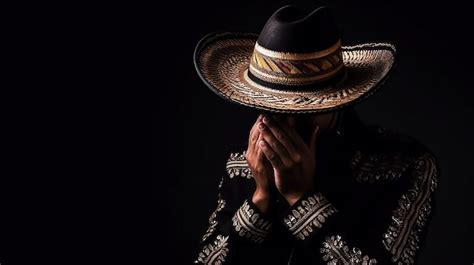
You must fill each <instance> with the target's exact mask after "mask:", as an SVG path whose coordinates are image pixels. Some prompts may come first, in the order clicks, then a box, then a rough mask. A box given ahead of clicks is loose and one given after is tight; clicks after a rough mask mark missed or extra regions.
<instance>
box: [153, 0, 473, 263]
mask: <svg viewBox="0 0 474 265" xmlns="http://www.w3.org/2000/svg"><path fill="white" fill-rule="evenodd" d="M288 3H293V4H296V5H298V6H301V7H306V8H308V9H310V8H314V7H316V6H317V2H316V1H271V2H270V1H268V2H262V1H259V2H243V1H220V2H217V1H215V2H212V1H198V2H186V3H185V2H182V1H176V2H169V3H167V4H166V6H163V7H162V8H160V10H159V12H158V14H157V15H158V16H159V17H161V18H162V20H160V23H159V25H158V30H157V31H155V32H152V33H151V34H157V35H158V36H159V40H160V44H161V45H159V47H157V49H158V50H157V53H158V54H159V56H158V58H159V62H157V65H159V67H160V69H162V68H165V69H166V71H168V72H165V73H164V76H166V78H163V73H159V74H157V79H158V80H159V84H158V87H156V88H154V89H156V96H157V98H158V99H157V100H156V101H155V102H156V104H155V105H154V108H153V118H152V124H153V161H152V164H153V187H152V188H153V208H152V214H153V217H155V218H156V219H158V220H159V221H160V223H161V222H164V223H163V224H161V225H159V226H157V227H156V229H157V232H158V235H159V237H158V238H157V239H156V242H157V243H158V242H166V244H165V245H164V246H161V245H160V246H157V248H158V249H159V250H160V252H162V253H163V254H160V257H157V259H158V260H160V263H161V262H162V261H163V260H169V261H170V262H172V264H188V263H191V261H192V260H193V258H194V255H195V254H196V247H197V245H198V242H199V239H200V236H201V235H202V233H203V232H204V231H205V229H206V228H207V222H208V221H207V218H208V216H209V214H210V212H211V211H212V210H213V209H214V207H215V205H216V195H217V194H216V188H217V185H218V182H219V180H220V176H221V175H222V174H223V173H224V167H225V160H226V158H227V156H228V153H229V152H230V151H240V150H241V148H242V147H243V144H245V141H246V138H247V135H248V131H249V129H250V126H251V124H252V123H253V121H254V119H255V117H256V112H254V111H250V110H247V109H244V108H241V107H239V106H237V105H234V104H229V103H227V102H225V101H223V100H222V99H221V98H219V97H217V96H216V95H214V94H213V93H212V92H211V91H209V90H208V89H207V88H206V87H205V85H204V84H203V83H202V82H201V81H200V80H199V78H198V76H197V74H196V73H195V70H194V66H193V62H192V54H193V49H194V46H195V44H196V43H197V42H198V40H199V39H200V38H201V37H202V36H204V35H205V34H207V33H209V32H213V31H237V32H255V33H258V32H259V31H260V29H261V27H262V26H263V24H264V23H265V21H266V19H267V18H268V17H269V16H270V15H271V14H272V13H273V12H274V11H275V10H276V9H278V8H279V7H281V6H283V5H285V4H288ZM329 5H330V6H332V7H334V8H335V10H334V11H335V16H336V20H337V22H338V24H339V26H340V31H341V35H342V41H343V45H344V44H346V45H347V44H355V43H359V42H368V41H390V42H393V43H395V44H396V45H397V49H398V56H399V57H398V65H397V68H396V69H395V71H394V73H393V75H392V78H391V81H389V82H388V83H387V85H386V86H385V87H384V88H383V89H381V91H380V92H378V93H376V94H375V95H374V96H373V97H371V98H370V99H368V100H367V101H364V102H363V103H361V104H360V105H358V106H357V108H356V109H357V110H358V111H359V113H360V114H361V116H362V118H363V120H364V121H366V122H367V123H369V124H379V125H383V126H385V127H389V128H394V129H396V130H399V131H401V132H402V133H406V134H409V135H411V136H414V137H416V138H418V139H419V140H420V141H422V142H423V143H424V144H426V145H427V146H428V147H429V148H430V149H431V150H432V151H433V152H434V153H435V154H436V155H437V157H438V159H439V161H440V165H441V170H442V174H441V176H440V182H439V187H438V190H437V192H436V200H437V205H436V209H435V213H436V215H435V216H434V218H433V219H432V222H431V223H430V226H429V230H428V237H427V239H426V245H425V247H424V248H423V249H422V252H421V255H420V258H419V264H472V262H473V261H474V258H473V253H472V251H474V248H472V240H473V238H472V236H473V235H472V224H473V220H472V219H470V217H469V215H470V213H469V212H470V211H472V209H474V207H472V203H471V202H472V200H471V199H472V195H471V189H472V181H471V178H472V177H473V175H474V173H473V166H472V164H473V162H474V155H473V150H472V148H473V147H474V145H473V142H474V139H473V136H474V129H473V126H472V123H473V119H472V117H473V112H474V104H473V96H474V91H473V85H472V77H473V75H474V73H473V67H472V66H471V64H472V62H473V59H474V58H473V57H474V56H473V55H472V47H471V43H470V41H469V38H470V37H471V36H470V35H471V34H472V33H473V30H472V29H471V26H472V24H473V23H472V22H471V21H472V16H474V14H472V12H471V10H470V8H469V7H468V4H467V3H465V4H463V3H462V2H461V1H457V2H456V1H449V2H443V3H434V2H430V1H424V2H420V1H345V2H343V1H329ZM163 66H164V67H163ZM160 71H162V70H160ZM163 132H164V133H163Z"/></svg>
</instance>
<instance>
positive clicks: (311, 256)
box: [283, 154, 438, 264]
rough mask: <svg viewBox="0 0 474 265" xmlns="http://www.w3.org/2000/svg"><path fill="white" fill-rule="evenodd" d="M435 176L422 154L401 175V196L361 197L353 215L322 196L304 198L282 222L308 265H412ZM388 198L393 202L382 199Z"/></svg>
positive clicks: (433, 163) (388, 193)
mask: <svg viewBox="0 0 474 265" xmlns="http://www.w3.org/2000/svg"><path fill="white" fill-rule="evenodd" d="M437 175H438V169H437V165H436V161H435V159H434V157H433V156H432V155H430V154H425V155H423V156H421V157H419V158H418V159H416V160H415V161H414V162H413V163H412V164H411V165H410V166H409V167H408V168H407V170H405V171H404V173H403V174H402V175H401V178H406V179H407V182H406V183H407V185H406V186H405V187H404V188H401V191H400V188H394V189H393V190H392V191H382V192H379V194H378V196H377V197H367V199H366V201H365V202H361V203H363V205H361V207H359V208H358V209H357V210H354V209H345V208H341V209H337V208H336V207H335V206H334V205H333V204H332V203H331V202H330V201H329V200H328V199H327V198H326V197H325V196H324V194H322V193H312V194H307V195H306V196H304V197H303V198H301V199H300V200H299V201H298V202H297V203H295V204H294V205H293V206H292V207H291V208H290V211H289V212H288V213H287V214H286V215H285V217H284V218H283V223H284V226H285V227H286V229H287V230H288V232H289V233H290V234H291V236H292V237H293V238H294V240H295V241H297V244H300V246H301V249H302V252H303V254H302V255H303V256H304V257H305V259H307V260H311V261H312V264H313V263H314V264H316V263H317V264H320V262H321V259H322V260H324V261H325V262H327V263H328V264H393V263H395V264H414V263H415V258H416V254H417V251H418V249H419V244H420V241H422V237H423V235H424V234H425V233H424V232H425V230H426V223H427V220H428V217H429V215H430V212H431V203H432V193H433V191H434V190H435V188H436V185H437ZM394 187H398V186H397V185H394ZM395 190H397V192H394V191H395ZM392 194H393V195H394V196H393V199H391V200H390V199H387V200H384V199H383V198H385V197H386V198H389V197H390V196H391V195H392ZM388 201H393V203H391V202H390V203H387V202H388ZM373 209H384V210H381V211H379V210H373ZM356 211H357V212H356ZM374 211H375V214H373V215H371V212H374ZM368 216H369V217H368ZM362 223H364V226H359V225H360V224H362ZM367 224H368V225H367ZM360 227H365V229H362V230H364V231H361V229H360ZM377 227H380V229H378V228H377Z"/></svg>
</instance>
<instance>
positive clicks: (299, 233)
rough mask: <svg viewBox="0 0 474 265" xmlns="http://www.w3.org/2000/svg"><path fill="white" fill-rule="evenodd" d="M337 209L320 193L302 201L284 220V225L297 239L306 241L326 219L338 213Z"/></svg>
mask: <svg viewBox="0 0 474 265" xmlns="http://www.w3.org/2000/svg"><path fill="white" fill-rule="evenodd" d="M336 212H337V210H336V208H335V207H334V206H333V205H332V204H331V203H329V202H328V201H327V200H326V198H324V196H323V195H322V194H320V193H317V194H314V195H311V196H309V197H308V198H307V199H304V200H302V201H301V203H300V205H298V206H297V207H296V208H295V209H294V210H292V212H291V213H290V214H289V215H288V216H287V217H286V218H284V219H283V223H284V224H285V226H286V227H287V228H288V229H289V231H290V232H291V234H292V235H293V236H295V237H296V238H297V239H300V240H304V239H305V238H307V237H308V236H310V235H311V234H312V233H313V232H316V231H317V230H318V229H319V228H321V227H322V224H323V223H325V222H326V219H327V218H328V217H329V216H331V215H332V214H334V213H336Z"/></svg>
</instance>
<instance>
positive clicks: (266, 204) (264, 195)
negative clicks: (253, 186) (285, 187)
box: [252, 189, 271, 214]
mask: <svg viewBox="0 0 474 265" xmlns="http://www.w3.org/2000/svg"><path fill="white" fill-rule="evenodd" d="M270 202H271V193H270V192H268V191H265V190H258V189H257V190H255V192H254V193H253V196H252V203H253V204H255V206H257V208H258V209H259V210H260V212H262V213H263V214H265V213H267V212H268V208H270Z"/></svg>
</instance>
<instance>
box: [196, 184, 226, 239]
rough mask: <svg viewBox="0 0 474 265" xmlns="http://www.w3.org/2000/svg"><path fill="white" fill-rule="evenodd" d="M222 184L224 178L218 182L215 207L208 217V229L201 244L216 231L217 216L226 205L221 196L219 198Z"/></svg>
mask: <svg viewBox="0 0 474 265" xmlns="http://www.w3.org/2000/svg"><path fill="white" fill-rule="evenodd" d="M223 184H224V177H222V178H221V181H220V182H219V187H218V190H219V193H218V195H217V196H218V199H217V207H216V209H215V210H214V212H213V213H212V214H211V216H209V227H208V228H207V230H206V232H205V233H204V235H203V236H202V239H201V242H204V241H206V240H207V239H208V238H209V236H211V235H212V233H214V231H215V230H216V227H217V224H218V222H217V214H218V213H219V212H220V211H222V209H224V207H225V205H226V202H225V200H224V199H222V196H221V193H220V190H221V188H222V185H223Z"/></svg>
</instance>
